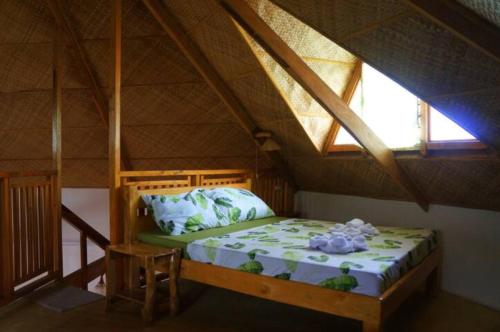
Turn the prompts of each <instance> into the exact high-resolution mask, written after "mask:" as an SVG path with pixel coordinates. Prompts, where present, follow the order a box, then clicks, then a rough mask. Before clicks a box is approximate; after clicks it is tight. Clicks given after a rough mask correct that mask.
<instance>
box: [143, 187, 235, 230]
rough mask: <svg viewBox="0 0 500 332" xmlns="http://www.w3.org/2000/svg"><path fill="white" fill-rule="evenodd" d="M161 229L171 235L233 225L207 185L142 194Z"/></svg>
mask: <svg viewBox="0 0 500 332" xmlns="http://www.w3.org/2000/svg"><path fill="white" fill-rule="evenodd" d="M142 199H143V200H144V202H145V203H146V204H147V205H148V209H149V210H150V211H151V212H152V215H153V219H154V221H155V222H156V224H157V225H158V227H160V229H161V230H162V231H163V232H165V233H167V234H169V235H181V234H185V233H191V232H196V231H200V230H203V229H208V228H215V227H221V226H226V225H229V224H230V222H229V219H228V218H227V216H226V214H225V213H224V212H223V211H222V210H221V209H220V207H219V206H218V205H217V204H215V203H214V201H213V200H212V199H210V198H209V197H208V196H207V195H206V194H205V190H204V189H194V190H192V191H190V192H186V193H182V194H178V195H168V196H167V195H144V196H143V197H142Z"/></svg>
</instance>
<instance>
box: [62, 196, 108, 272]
mask: <svg viewBox="0 0 500 332" xmlns="http://www.w3.org/2000/svg"><path fill="white" fill-rule="evenodd" d="M62 202H63V204H64V205H66V206H67V207H68V208H70V209H71V210H72V211H73V212H75V213H76V214H77V215H78V216H79V217H80V218H82V219H83V220H85V221H86V222H87V223H88V224H90V225H91V226H92V227H94V228H95V229H96V230H97V231H99V232H100V233H101V234H103V235H104V236H105V237H107V238H108V239H109V206H108V202H109V198H108V190H107V189H72V188H68V189H63V191H62ZM62 242H63V270H64V275H68V274H70V273H71V272H73V271H76V270H78V269H79V268H80V265H81V264H80V234H79V233H78V231H76V230H75V229H74V228H73V227H72V226H71V225H69V224H68V223H66V222H64V220H63V224H62ZM87 251H88V252H87V256H88V259H87V261H88V262H89V263H90V262H93V261H94V260H96V259H99V258H101V257H103V256H104V251H103V250H102V249H101V248H99V247H98V246H96V245H95V244H93V243H91V242H90V241H89V242H88V247H87Z"/></svg>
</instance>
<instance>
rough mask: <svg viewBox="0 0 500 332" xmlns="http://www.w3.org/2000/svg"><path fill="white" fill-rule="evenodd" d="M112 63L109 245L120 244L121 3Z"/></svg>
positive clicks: (116, 8) (114, 16) (116, 1)
mask: <svg viewBox="0 0 500 332" xmlns="http://www.w3.org/2000/svg"><path fill="white" fill-rule="evenodd" d="M112 1H113V2H112V3H113V8H112V11H111V23H112V38H111V49H112V52H111V54H112V56H113V59H112V62H111V63H112V64H113V76H112V80H113V83H112V85H111V87H112V89H113V94H112V98H111V103H110V104H111V112H110V118H109V150H108V151H109V152H108V153H109V218H110V221H109V222H110V237H111V239H110V240H111V243H113V244H117V243H121V242H122V232H123V230H122V226H121V219H120V215H121V211H120V184H121V182H120V171H121V169H120V159H121V144H120V143H121V141H120V135H121V130H120V126H121V83H122V82H121V80H122V77H121V74H122V40H121V39H122V2H121V0H112Z"/></svg>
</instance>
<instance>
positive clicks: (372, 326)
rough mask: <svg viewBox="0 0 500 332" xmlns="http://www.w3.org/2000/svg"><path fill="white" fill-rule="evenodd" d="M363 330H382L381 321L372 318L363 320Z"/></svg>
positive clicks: (374, 331) (380, 331) (377, 331)
mask: <svg viewBox="0 0 500 332" xmlns="http://www.w3.org/2000/svg"><path fill="white" fill-rule="evenodd" d="M363 332H382V322H380V321H372V320H366V321H363Z"/></svg>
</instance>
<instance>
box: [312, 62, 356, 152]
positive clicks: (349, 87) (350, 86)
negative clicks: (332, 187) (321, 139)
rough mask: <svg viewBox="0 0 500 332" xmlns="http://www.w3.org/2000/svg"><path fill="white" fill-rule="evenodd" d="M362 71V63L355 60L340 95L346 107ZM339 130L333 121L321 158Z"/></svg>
mask: <svg viewBox="0 0 500 332" xmlns="http://www.w3.org/2000/svg"><path fill="white" fill-rule="evenodd" d="M362 69H363V61H361V60H359V59H358V60H356V64H355V65H354V69H353V71H352V75H351V78H350V79H349V82H347V85H346V88H345V90H344V93H343V94H342V100H343V101H344V102H345V103H346V104H347V105H349V104H350V103H351V100H352V97H353V96H354V92H355V91H356V88H357V86H358V84H359V81H360V80H361V75H362ZM339 130H340V124H339V123H338V122H337V121H333V123H332V126H331V127H330V130H329V131H328V135H327V136H326V140H325V143H324V145H323V151H322V153H323V156H326V155H327V154H328V152H330V147H331V146H332V145H333V143H334V142H335V138H337V134H338V133H339Z"/></svg>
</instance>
